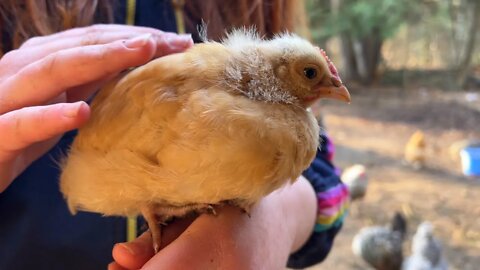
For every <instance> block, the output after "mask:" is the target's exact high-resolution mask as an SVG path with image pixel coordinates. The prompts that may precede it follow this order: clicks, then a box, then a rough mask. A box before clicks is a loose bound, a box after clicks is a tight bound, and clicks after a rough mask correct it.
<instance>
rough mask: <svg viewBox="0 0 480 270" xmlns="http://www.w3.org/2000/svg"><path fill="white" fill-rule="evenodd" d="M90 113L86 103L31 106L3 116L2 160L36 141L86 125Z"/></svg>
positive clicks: (0, 120) (0, 126)
mask: <svg viewBox="0 0 480 270" xmlns="http://www.w3.org/2000/svg"><path fill="white" fill-rule="evenodd" d="M89 114H90V108H89V107H88V105H87V104H86V103H85V102H77V103H59V104H54V105H49V106H39V107H28V108H23V109H20V110H16V111H12V112H9V113H6V114H3V115H0V130H1V131H2V132H0V142H2V144H0V160H8V158H9V155H14V153H15V152H17V151H18V150H21V149H23V148H25V147H27V146H30V145H31V144H33V143H36V142H40V141H44V140H47V139H50V138H52V137H54V136H56V135H59V134H62V133H64V132H66V131H69V130H72V129H75V128H78V127H80V126H81V125H83V124H84V123H85V122H86V121H87V119H88V117H89Z"/></svg>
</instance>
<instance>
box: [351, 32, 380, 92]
mask: <svg viewBox="0 0 480 270" xmlns="http://www.w3.org/2000/svg"><path fill="white" fill-rule="evenodd" d="M382 44H383V40H382V38H381V36H380V31H379V30H378V29H375V30H373V31H372V33H370V34H369V35H368V36H366V37H364V38H363V39H361V40H355V41H354V43H353V48H354V53H355V59H356V63H357V70H358V74H359V78H360V81H361V82H362V83H363V84H365V85H369V84H372V83H373V82H374V81H375V78H376V74H377V69H378V65H379V63H380V57H381V49H382Z"/></svg>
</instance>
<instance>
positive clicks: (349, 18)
mask: <svg viewBox="0 0 480 270" xmlns="http://www.w3.org/2000/svg"><path fill="white" fill-rule="evenodd" d="M322 2H323V3H322ZM339 2H340V5H339V7H338V8H335V9H332V8H330V7H329V6H328V7H327V6H326V5H325V1H321V0H308V1H307V8H308V11H309V16H310V21H311V26H312V30H313V31H312V33H313V35H314V38H325V37H330V36H335V35H339V34H349V35H350V36H352V37H354V38H358V39H361V38H363V37H366V36H368V35H370V34H371V33H373V32H378V33H379V34H380V35H381V37H383V38H384V39H385V38H389V37H391V36H393V35H394V34H395V33H396V31H397V30H398V29H399V28H400V26H402V24H404V23H405V22H406V21H407V18H408V17H410V16H415V15H417V14H416V11H417V12H418V11H419V10H421V9H419V6H418V5H419V4H418V2H419V1H416V0H342V1H339Z"/></svg>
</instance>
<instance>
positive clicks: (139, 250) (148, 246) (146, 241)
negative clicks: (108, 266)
mask: <svg viewBox="0 0 480 270" xmlns="http://www.w3.org/2000/svg"><path fill="white" fill-rule="evenodd" d="M195 218H196V217H195V216H191V217H187V218H182V219H176V220H175V221H174V222H172V223H171V224H169V225H168V226H167V227H165V228H163V229H162V243H161V248H164V247H165V246H168V245H169V244H170V243H171V242H173V241H174V240H175V239H176V238H177V237H178V236H179V235H180V234H182V233H183V232H184V231H185V229H186V228H187V227H188V226H190V224H191V223H192V222H193V221H194V220H195ZM112 255H113V258H114V260H115V262H116V263H117V264H118V265H119V266H121V267H124V268H126V269H139V268H141V267H142V266H143V265H144V264H145V263H146V262H147V261H148V260H150V259H151V258H152V256H153V255H154V252H153V242H152V236H151V234H150V232H149V231H147V232H145V233H143V234H142V235H141V236H139V237H138V238H137V239H135V240H134V241H132V242H128V243H120V244H116V245H115V246H114V247H113V250H112Z"/></svg>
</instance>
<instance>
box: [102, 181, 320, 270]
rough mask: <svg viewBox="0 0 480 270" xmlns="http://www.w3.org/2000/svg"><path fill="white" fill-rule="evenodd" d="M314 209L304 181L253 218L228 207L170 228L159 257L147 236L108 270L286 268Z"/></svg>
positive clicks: (124, 249) (124, 248)
mask: <svg viewBox="0 0 480 270" xmlns="http://www.w3.org/2000/svg"><path fill="white" fill-rule="evenodd" d="M315 210H316V201H315V194H314V192H313V189H312V187H311V186H310V184H309V183H308V182H307V180H305V179H304V178H303V177H302V178H300V179H299V181H297V182H295V183H294V184H293V185H291V186H288V187H284V188H283V189H281V190H278V191H276V192H274V193H272V194H270V195H269V196H267V197H265V198H264V199H262V200H261V201H260V202H259V203H258V204H257V205H255V206H254V207H253V209H252V212H251V216H250V217H248V215H246V214H245V213H243V212H242V211H240V210H239V209H238V208H236V207H232V206H225V207H221V208H219V209H217V213H218V215H217V216H212V215H208V214H204V215H201V216H199V217H198V218H196V219H195V220H193V222H192V220H187V221H181V223H174V224H172V225H169V226H167V227H166V228H165V229H163V232H164V235H163V236H162V245H164V247H162V249H161V250H160V252H159V253H157V254H155V255H154V252H153V248H152V239H151V236H150V233H148V232H147V233H144V234H143V235H142V236H140V237H139V238H137V239H136V240H134V241H133V242H130V243H121V244H117V245H115V247H114V248H113V258H114V259H115V262H113V263H111V264H110V265H109V270H125V269H139V268H142V269H283V268H285V266H286V262H287V259H288V256H289V254H290V253H292V252H293V251H295V250H297V249H298V248H300V247H301V246H302V245H303V243H304V242H305V241H306V240H307V239H308V237H309V236H310V234H311V232H312V229H313V224H314V219H315ZM190 222H191V224H190ZM177 236H178V238H177ZM175 238H176V239H175ZM170 242H171V243H170ZM165 245H166V246H165Z"/></svg>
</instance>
